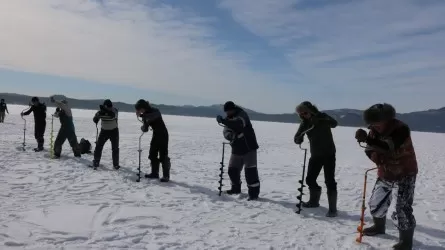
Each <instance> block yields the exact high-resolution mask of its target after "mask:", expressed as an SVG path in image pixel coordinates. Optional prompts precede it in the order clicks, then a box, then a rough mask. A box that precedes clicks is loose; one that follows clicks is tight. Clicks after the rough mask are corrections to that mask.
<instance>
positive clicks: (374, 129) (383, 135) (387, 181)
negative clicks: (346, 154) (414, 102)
mask: <svg viewBox="0 0 445 250" xmlns="http://www.w3.org/2000/svg"><path fill="white" fill-rule="evenodd" d="M363 118H364V121H365V123H366V124H367V125H368V126H369V127H368V128H369V130H370V131H369V133H366V131H365V130H363V129H358V130H357V132H356V134H355V138H356V139H357V141H358V142H359V143H366V144H367V146H366V149H365V153H366V155H367V156H368V157H369V159H370V160H371V161H373V162H374V163H375V164H376V165H377V168H378V170H377V175H378V178H377V180H376V183H375V185H374V189H373V191H372V195H371V197H370V199H369V208H370V209H369V210H370V211H371V215H372V217H373V221H374V225H372V226H370V227H368V228H365V229H364V230H363V234H364V235H367V236H374V235H379V234H384V233H385V231H386V214H387V212H388V209H389V206H390V205H391V200H392V199H391V197H392V192H393V190H394V189H395V188H396V187H397V200H396V206H395V207H396V209H395V211H394V213H393V216H392V218H393V219H395V220H396V221H397V223H396V226H397V228H398V230H399V242H398V243H397V244H395V245H394V247H393V248H394V249H412V244H413V235H414V228H415V227H416V220H415V218H414V215H413V208H412V205H413V201H414V189H415V185H416V176H417V173H418V166H417V158H416V153H415V150H414V146H413V142H412V139H411V131H410V128H409V126H408V125H407V124H405V123H404V122H402V121H400V120H398V119H396V111H395V109H394V107H393V106H392V105H390V104H387V103H383V104H380V103H379V104H375V105H372V106H371V107H369V108H368V109H366V110H365V111H364V113H363Z"/></svg>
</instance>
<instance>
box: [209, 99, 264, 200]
mask: <svg viewBox="0 0 445 250" xmlns="http://www.w3.org/2000/svg"><path fill="white" fill-rule="evenodd" d="M224 112H225V113H226V118H223V117H222V116H220V115H219V116H217V118H216V120H217V122H218V123H219V124H223V125H224V131H223V135H224V138H225V139H227V140H228V141H230V145H231V147H232V155H231V157H230V161H229V167H228V174H229V177H230V181H231V183H232V188H231V189H230V190H227V191H226V192H227V194H229V195H234V194H240V193H241V171H242V170H243V167H245V170H244V172H245V177H246V182H247V188H248V193H249V200H256V199H258V196H259V194H260V180H259V177H258V167H257V150H258V148H259V146H258V142H257V139H256V135H255V131H254V129H253V127H252V123H251V122H250V118H249V116H248V115H247V113H246V112H245V111H244V110H243V109H242V108H241V107H239V106H237V105H235V103H233V102H232V101H228V102H226V103H225V104H224Z"/></svg>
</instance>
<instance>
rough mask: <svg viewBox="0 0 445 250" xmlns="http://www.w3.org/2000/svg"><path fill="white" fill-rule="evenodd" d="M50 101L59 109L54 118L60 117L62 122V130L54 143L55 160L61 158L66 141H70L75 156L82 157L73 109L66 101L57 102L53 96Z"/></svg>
mask: <svg viewBox="0 0 445 250" xmlns="http://www.w3.org/2000/svg"><path fill="white" fill-rule="evenodd" d="M50 101H51V103H54V104H55V105H56V107H57V109H56V112H55V113H54V117H58V118H59V120H60V129H59V132H58V134H57V137H56V140H55V141H54V158H55V159H59V158H60V155H61V153H62V146H63V144H64V143H65V141H66V139H68V142H69V144H70V146H71V148H72V150H73V153H74V156H75V157H81V152H80V147H79V143H78V141H77V136H76V128H75V127H74V120H73V115H72V111H71V107H70V106H69V105H68V102H67V101H66V100H65V99H63V100H61V101H58V100H55V99H54V97H53V96H51V97H50Z"/></svg>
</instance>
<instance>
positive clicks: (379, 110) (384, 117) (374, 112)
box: [363, 103, 396, 124]
mask: <svg viewBox="0 0 445 250" xmlns="http://www.w3.org/2000/svg"><path fill="white" fill-rule="evenodd" d="M395 117H396V110H395V108H394V107H393V106H392V105H391V104H388V103H383V104H382V103H378V104H374V105H372V106H371V107H369V108H368V109H366V110H365V111H364V112H363V120H364V121H365V123H366V124H372V123H376V122H384V121H389V120H392V119H394V118H395Z"/></svg>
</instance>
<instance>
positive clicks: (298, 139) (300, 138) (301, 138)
mask: <svg viewBox="0 0 445 250" xmlns="http://www.w3.org/2000/svg"><path fill="white" fill-rule="evenodd" d="M303 141H304V136H301V135H299V136H297V135H295V136H294V142H295V144H297V145H300V144H301V143H303Z"/></svg>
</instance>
